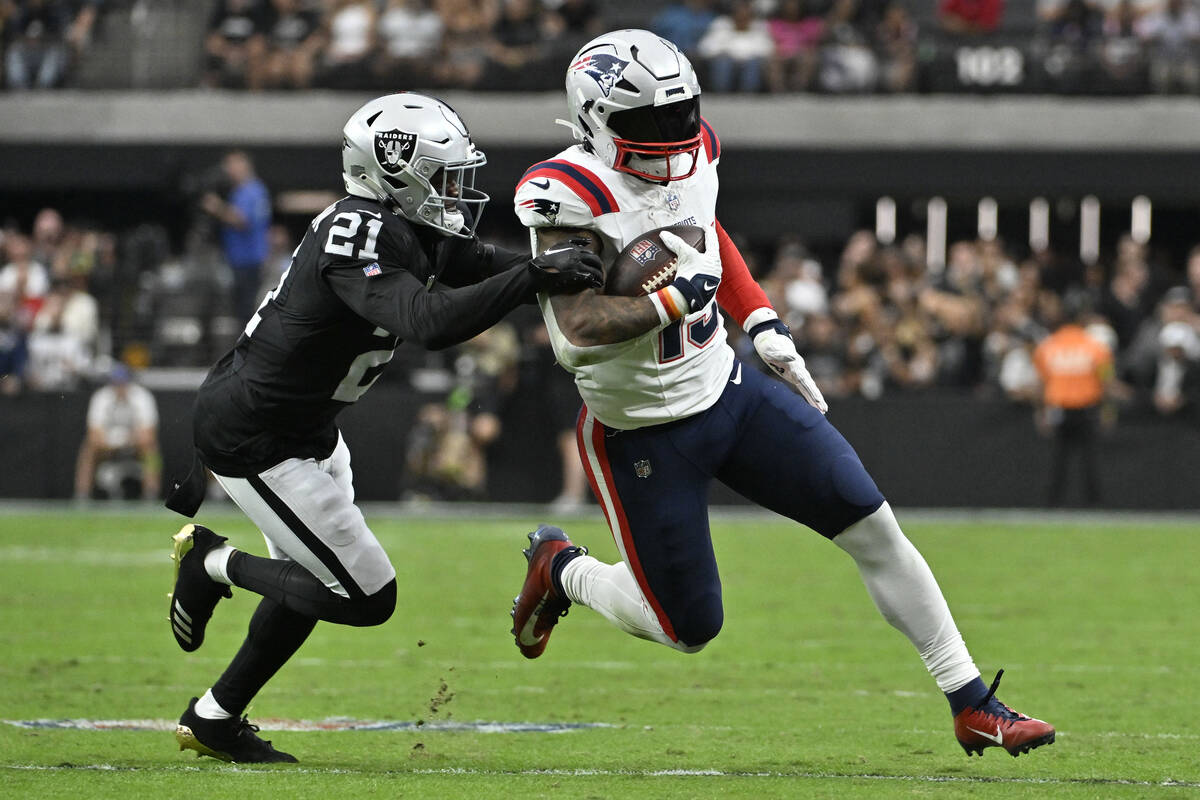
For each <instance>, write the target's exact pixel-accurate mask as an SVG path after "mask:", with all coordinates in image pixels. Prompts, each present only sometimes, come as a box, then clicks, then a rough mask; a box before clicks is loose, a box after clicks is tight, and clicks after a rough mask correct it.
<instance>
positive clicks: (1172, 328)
mask: <svg viewBox="0 0 1200 800" xmlns="http://www.w3.org/2000/svg"><path fill="white" fill-rule="evenodd" d="M1158 344H1159V353H1158V364H1157V367H1158V368H1157V370H1156V374H1155V378H1154V409H1155V410H1156V411H1158V413H1159V414H1163V415H1164V416H1169V415H1175V414H1180V413H1181V412H1183V411H1185V410H1191V411H1193V412H1194V411H1195V406H1196V401H1197V400H1198V399H1200V334H1197V333H1196V331H1195V329H1194V328H1192V326H1191V325H1189V324H1188V323H1186V322H1168V323H1167V324H1166V325H1164V326H1163V327H1162V331H1160V333H1159V336H1158Z"/></svg>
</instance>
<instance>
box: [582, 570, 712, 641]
mask: <svg viewBox="0 0 1200 800" xmlns="http://www.w3.org/2000/svg"><path fill="white" fill-rule="evenodd" d="M560 580H561V581H562V586H563V589H564V590H565V591H566V593H567V597H569V598H571V600H572V602H575V603H579V604H580V605H582V606H587V607H588V608H590V609H592V610H593V611H596V612H599V614H600V615H601V616H602V617H604V618H605V619H607V620H608V621H609V622H611V623H612V624H613V625H616V626H617V627H618V628H620V629H621V630H623V631H625V632H626V633H631V634H633V635H634V636H636V637H638V638H639V639H647V640H649V641H651V642H658V643H659V644H665V645H666V646H667V647H672V648H675V649H676V650H683V651H684V652H692V651H694V650H695V649H696V648H688V647H687V646H686V645H683V644H680V643H678V642H673V641H671V637H669V636H667V634H666V633H664V632H663V629H662V625H661V624H659V621H658V615H656V614H655V613H654V609H653V608H651V607H650V604H649V603H647V602H646V598H645V597H643V596H642V590H641V589H639V588H638V585H637V581H636V580H634V578H633V573H632V572H630V571H629V567H628V566H626V564H625V562H623V561H620V562H617V563H616V564H605V563H604V562H603V561H598V560H597V559H595V558H592V557H591V556H577V557H575V558H573V559H571V560H570V561H569V562H568V563H567V565H566V566H565V567H563V571H562V574H561V576H560Z"/></svg>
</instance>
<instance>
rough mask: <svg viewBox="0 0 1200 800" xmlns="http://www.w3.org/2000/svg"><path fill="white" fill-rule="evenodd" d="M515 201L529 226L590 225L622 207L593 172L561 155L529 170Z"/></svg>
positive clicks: (523, 221)
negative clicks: (551, 216)
mask: <svg viewBox="0 0 1200 800" xmlns="http://www.w3.org/2000/svg"><path fill="white" fill-rule="evenodd" d="M515 201H516V212H517V216H518V217H519V218H520V219H521V222H522V223H524V224H525V225H527V226H530V227H539V226H545V225H548V224H549V225H560V226H565V225H587V224H591V223H592V221H593V220H594V219H595V218H596V217H599V216H602V215H604V214H611V213H613V212H616V211H619V210H620V208H619V206H618V204H617V200H616V198H615V197H614V196H613V193H612V192H611V191H610V190H609V188H608V187H607V186H605V185H604V182H603V181H601V180H600V178H598V177H597V176H596V174H595V173H594V172H592V171H591V170H589V169H587V168H586V167H582V166H580V165H578V164H574V163H572V162H570V161H567V160H565V159H561V158H556V159H551V160H550V161H542V162H539V163H537V164H534V165H533V166H532V167H530V168H529V169H528V170H526V172H525V174H524V175H523V176H521V180H520V181H519V182H518V184H517V193H516V198H515ZM555 204H557V207H555ZM546 212H551V213H552V214H553V216H554V219H553V220H551V219H550V217H549V216H548V215H547V214H546Z"/></svg>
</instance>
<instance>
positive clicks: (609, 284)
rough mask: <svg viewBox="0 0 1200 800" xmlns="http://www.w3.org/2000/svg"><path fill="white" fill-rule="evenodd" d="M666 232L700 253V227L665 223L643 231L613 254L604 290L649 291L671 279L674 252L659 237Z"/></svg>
mask: <svg viewBox="0 0 1200 800" xmlns="http://www.w3.org/2000/svg"><path fill="white" fill-rule="evenodd" d="M663 231H670V232H671V233H673V234H675V235H676V236H678V237H679V238H680V239H683V241H685V242H687V243H688V244H690V245H691V246H692V247H694V248H696V249H697V250H699V251H700V252H704V229H703V228H700V227H697V226H695V225H668V226H667V227H665V228H655V229H654V230H652V231H646V232H645V233H643V234H642V235H641V236H638V237H637V238H636V239H634V240H633V241H632V242H630V243H629V244H628V246H626V248H625V249H624V250H622V251H621V252H620V253H618V254H617V257H616V259H615V260H614V261H613V263H612V266H610V267H609V268H608V275H607V277H606V278H605V281H604V293H605V294H614V295H620V296H622V297H639V296H641V295H644V294H652V293H654V292H657V291H658V290H659V289H662V288H663V287H664V286H668V285H669V284H670V283H671V281H673V280H674V279H675V254H674V253H672V252H671V251H670V250H669V249H667V246H666V245H664V244H663V242H662V238H661V237H660V236H659V234H660V233H662V232H663Z"/></svg>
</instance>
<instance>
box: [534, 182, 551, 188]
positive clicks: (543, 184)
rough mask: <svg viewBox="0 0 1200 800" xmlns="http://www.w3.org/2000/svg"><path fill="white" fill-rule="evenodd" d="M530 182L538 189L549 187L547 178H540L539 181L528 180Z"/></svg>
mask: <svg viewBox="0 0 1200 800" xmlns="http://www.w3.org/2000/svg"><path fill="white" fill-rule="evenodd" d="M530 183H532V184H533V185H534V186H536V187H537V188H539V189H549V188H550V181H548V180H540V181H536V180H534V181H530Z"/></svg>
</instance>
